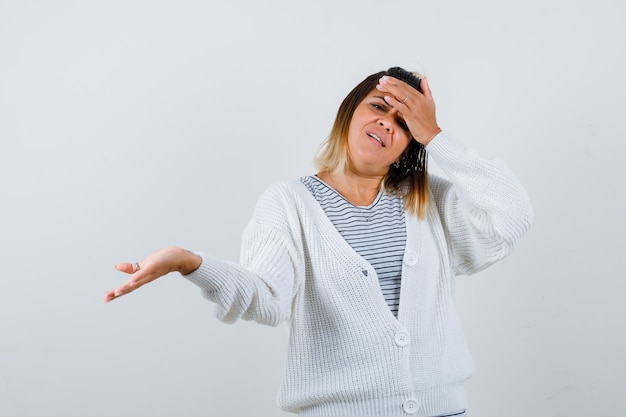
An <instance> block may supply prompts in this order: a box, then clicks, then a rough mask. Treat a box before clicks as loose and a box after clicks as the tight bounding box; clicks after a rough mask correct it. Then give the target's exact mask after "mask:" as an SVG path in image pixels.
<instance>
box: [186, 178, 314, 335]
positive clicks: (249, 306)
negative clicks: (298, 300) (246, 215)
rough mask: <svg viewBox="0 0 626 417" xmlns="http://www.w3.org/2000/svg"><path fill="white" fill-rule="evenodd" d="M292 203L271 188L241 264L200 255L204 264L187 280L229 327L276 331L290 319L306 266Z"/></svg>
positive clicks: (248, 231)
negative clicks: (241, 324)
mask: <svg viewBox="0 0 626 417" xmlns="http://www.w3.org/2000/svg"><path fill="white" fill-rule="evenodd" d="M286 203H287V204H289V201H288V197H286V196H285V193H280V192H278V190H277V187H271V188H270V189H269V190H268V191H266V192H265V193H264V194H263V196H262V197H261V198H260V200H259V202H258V203H257V206H256V208H255V213H254V216H253V218H252V219H251V220H250V222H249V223H248V225H247V226H246V228H245V230H244V232H243V238H242V245H241V258H240V262H239V263H235V262H230V261H223V260H220V259H218V258H215V257H213V256H210V255H206V254H203V253H198V254H199V255H200V256H201V257H202V264H201V265H200V267H199V268H198V269H196V270H195V271H193V272H192V273H190V274H188V275H185V277H186V278H187V279H188V280H189V281H191V282H193V283H194V284H196V285H198V286H199V287H200V288H201V289H202V291H203V294H204V296H205V297H206V298H207V299H209V300H210V301H212V302H214V303H215V304H216V308H215V315H216V316H217V318H218V319H220V320H222V321H223V322H226V323H233V322H235V321H236V320H238V319H243V320H254V321H256V322H259V323H261V324H266V325H270V326H277V325H279V324H280V323H282V322H283V321H285V320H288V319H289V318H290V314H291V302H292V298H293V296H294V294H295V286H296V283H297V282H298V276H299V275H300V274H301V271H302V260H301V256H300V252H299V251H298V250H297V249H296V248H297V243H296V242H297V241H296V240H294V236H292V234H291V233H290V230H291V227H290V221H294V219H295V216H294V215H293V213H291V214H288V213H287V211H289V209H288V208H287V207H286Z"/></svg>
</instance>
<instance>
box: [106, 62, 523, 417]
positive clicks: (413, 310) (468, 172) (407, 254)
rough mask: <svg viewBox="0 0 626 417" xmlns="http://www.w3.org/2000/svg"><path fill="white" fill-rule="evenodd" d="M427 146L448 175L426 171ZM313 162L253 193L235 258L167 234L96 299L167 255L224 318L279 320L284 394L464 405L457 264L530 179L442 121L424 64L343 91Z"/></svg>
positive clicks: (498, 237) (359, 403) (289, 400)
mask: <svg viewBox="0 0 626 417" xmlns="http://www.w3.org/2000/svg"><path fill="white" fill-rule="evenodd" d="M426 150H428V153H429V155H431V156H432V157H433V158H435V160H436V162H437V163H438V165H439V166H440V167H441V168H442V169H443V170H444V171H445V172H446V174H447V175H448V176H449V178H450V179H449V180H445V179H442V178H439V177H435V176H430V177H428V176H427V169H426V165H427V164H426ZM316 164H317V167H318V169H319V172H318V174H317V175H313V176H306V177H303V178H301V179H299V180H294V181H284V182H279V183H277V184H274V185H273V186H271V187H270V188H269V189H268V190H267V191H265V193H264V194H263V195H262V196H261V198H260V200H259V202H258V203H257V206H256V209H255V211H254V215H253V217H252V219H251V221H250V223H249V224H248V226H247V228H246V230H245V232H244V236H243V243H242V252H241V260H240V263H239V264H235V263H231V262H225V261H221V260H219V259H215V258H213V257H211V256H208V255H204V254H195V253H192V252H189V251H186V250H183V249H180V248H166V249H163V250H160V251H158V252H156V253H154V254H152V255H150V256H148V257H147V258H146V259H144V260H143V261H142V262H140V263H134V264H130V263H121V264H118V265H116V268H117V269H118V270H120V271H122V272H126V273H129V274H132V276H131V278H130V280H129V281H128V282H126V283H125V284H123V285H122V286H120V287H119V288H117V289H116V290H114V291H111V292H109V293H107V294H106V296H105V301H106V302H108V301H111V300H113V299H115V298H117V297H120V296H122V295H125V294H127V293H129V292H131V291H133V290H135V289H137V288H139V287H140V286H142V285H144V284H146V283H148V282H150V281H152V280H154V279H156V278H158V277H160V276H163V275H165V274H167V273H169V272H173V271H178V272H180V273H182V274H183V275H184V276H185V277H186V278H187V279H189V280H190V281H191V282H193V283H195V284H197V285H198V286H200V288H202V290H203V291H204V294H205V295H206V297H207V298H208V299H209V300H211V301H213V302H215V303H216V304H217V307H216V315H217V316H218V318H219V319H221V320H223V321H225V322H233V321H235V320H237V319H244V320H255V321H257V322H259V323H263V324H268V325H272V326H276V325H278V324H280V323H282V322H288V324H289V327H290V336H289V347H288V353H287V359H286V361H287V363H286V367H285V372H284V376H283V382H282V385H281V388H280V392H279V395H278V402H279V405H280V406H281V408H282V409H283V410H287V411H292V412H297V413H299V414H300V415H302V416H320V417H331V416H333V417H352V416H354V417H357V416H358V417H367V416H376V417H381V416H385V417H395V416H398V417H400V416H408V415H415V416H444V415H464V411H465V409H466V408H467V401H466V397H465V393H464V389H463V383H464V381H465V380H467V379H468V378H469V377H470V376H471V375H472V373H473V371H474V365H473V362H472V359H471V356H470V354H469V352H468V349H467V346H466V341H465V337H464V335H463V331H462V329H461V325H460V322H459V319H458V316H457V313H456V310H455V307H454V302H453V287H454V285H453V279H454V277H455V276H456V275H459V274H471V273H474V272H477V271H479V270H482V269H483V268H485V267H487V266H489V265H491V264H493V263H494V262H496V261H498V260H500V259H502V258H504V257H505V256H507V255H508V254H509V253H510V252H511V250H512V248H513V246H514V245H515V244H516V242H517V241H518V240H519V239H520V237H521V236H522V235H523V234H524V232H525V231H526V230H527V229H528V227H529V225H530V223H531V220H532V208H531V206H530V203H529V201H528V197H527V195H526V192H525V191H524V189H523V187H522V186H521V185H520V183H519V182H518V180H517V179H516V178H515V176H514V175H513V174H512V173H511V172H510V171H509V170H508V168H507V167H506V166H505V165H504V164H503V163H502V162H501V161H500V160H498V159H489V160H487V159H483V158H481V157H480V156H478V155H477V154H476V153H475V152H473V151H471V150H469V149H467V148H465V147H463V146H461V145H460V144H458V143H457V142H456V141H455V140H454V139H453V138H452V137H451V136H450V135H449V134H447V133H446V132H443V131H442V130H441V129H440V128H439V126H438V124H437V120H436V115H435V103H434V100H433V97H432V94H431V91H430V88H429V87H428V82H427V80H426V79H420V78H418V77H417V76H416V75H414V74H413V73H410V72H408V71H405V70H403V69H401V68H397V67H395V68H390V69H389V70H388V71H383V72H380V73H377V74H373V75H371V76H369V77H367V78H366V79H365V80H364V81H362V82H361V83H360V84H359V85H358V86H357V87H355V88H354V90H352V92H350V93H349V94H348V96H347V97H346V98H345V100H344V101H343V103H342V104H341V106H340V108H339V111H338V114H337V118H336V120H335V124H334V126H333V129H332V131H331V134H330V136H329V138H328V140H327V142H326V144H325V147H324V148H323V149H322V151H321V153H320V155H319V156H318V157H317V159H316Z"/></svg>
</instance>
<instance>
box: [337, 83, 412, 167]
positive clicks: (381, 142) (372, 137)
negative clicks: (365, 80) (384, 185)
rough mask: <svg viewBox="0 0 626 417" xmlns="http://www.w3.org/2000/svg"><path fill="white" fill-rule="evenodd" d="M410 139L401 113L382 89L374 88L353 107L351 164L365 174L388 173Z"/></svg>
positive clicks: (349, 148)
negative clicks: (384, 94)
mask: <svg viewBox="0 0 626 417" xmlns="http://www.w3.org/2000/svg"><path fill="white" fill-rule="evenodd" d="M411 140H412V139H411V135H410V133H409V130H408V128H407V127H406V124H405V123H404V120H403V119H402V116H401V115H400V114H399V113H398V111H397V110H396V109H394V108H393V107H391V106H390V105H389V104H388V103H387V102H386V101H385V100H384V98H383V94H382V93H381V92H379V91H378V90H373V91H371V92H370V93H369V94H368V95H367V96H366V97H365V98H364V99H363V101H361V103H360V104H359V105H358V106H357V108H356V109H355V110H354V114H353V115H352V120H351V121H350V127H349V129H348V154H349V157H350V167H351V169H353V170H357V171H359V172H360V173H362V174H364V175H385V174H386V173H387V171H388V170H389V165H391V164H392V163H394V162H395V161H397V160H398V159H400V156H401V155H402V153H403V152H404V150H405V149H406V147H407V146H408V145H409V143H410V141H411Z"/></svg>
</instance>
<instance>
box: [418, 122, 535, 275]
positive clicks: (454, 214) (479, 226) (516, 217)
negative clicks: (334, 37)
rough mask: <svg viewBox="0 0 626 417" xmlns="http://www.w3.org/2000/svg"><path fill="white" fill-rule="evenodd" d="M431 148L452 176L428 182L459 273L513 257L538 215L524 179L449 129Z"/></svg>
mask: <svg viewBox="0 0 626 417" xmlns="http://www.w3.org/2000/svg"><path fill="white" fill-rule="evenodd" d="M427 150H428V153H429V155H430V156H431V157H432V158H433V159H434V161H435V162H436V163H437V165H438V166H439V167H440V168H441V169H442V170H443V171H444V172H445V174H446V175H447V176H448V177H449V179H450V180H449V181H448V180H445V179H443V178H440V177H436V176H431V178H430V181H429V186H430V190H431V194H432V196H433V200H434V202H435V205H436V208H437V210H438V212H439V217H440V219H441V222H442V225H443V228H444V233H445V235H446V240H447V244H448V251H449V252H450V260H451V263H452V267H453V269H454V270H455V272H456V273H457V274H459V275H469V274H473V273H476V272H478V271H480V270H483V269H484V268H486V267H488V266H489V265H491V264H493V263H495V262H497V261H499V260H501V259H503V258H505V257H506V256H508V255H509V253H510V252H511V251H512V250H513V248H514V246H515V245H516V244H517V242H518V241H519V240H520V238H521V237H522V236H523V235H524V234H525V233H526V231H527V230H528V229H529V227H530V224H531V223H532V220H533V217H534V213H533V209H532V206H531V203H530V200H529V198H528V195H527V193H526V190H525V189H524V187H523V186H522V184H521V183H520V181H519V180H518V179H517V178H516V176H515V175H514V174H513V173H512V172H511V170H510V169H509V168H508V167H507V166H506V164H505V163H504V162H503V161H502V160H500V159H498V158H492V159H485V158H482V157H481V156H480V155H479V154H478V153H477V152H476V151H474V150H471V149H468V148H466V147H464V146H462V145H460V144H459V143H458V142H456V141H455V140H454V138H452V137H451V136H450V135H449V134H447V133H446V132H441V133H440V134H439V135H437V137H436V138H435V139H433V141H432V142H431V143H430V144H429V145H428V147H427Z"/></svg>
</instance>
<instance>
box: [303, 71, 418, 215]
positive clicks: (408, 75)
mask: <svg viewBox="0 0 626 417" xmlns="http://www.w3.org/2000/svg"><path fill="white" fill-rule="evenodd" d="M383 75H388V76H390V77H394V78H397V79H399V80H401V81H404V82H405V83H407V84H409V85H410V86H411V87H413V88H415V89H416V90H418V91H420V92H421V91H422V90H421V88H420V82H421V80H420V77H419V75H418V74H417V73H412V72H409V71H406V70H404V69H402V68H400V67H393V68H389V69H388V70H387V71H380V72H377V73H375V74H372V75H370V76H368V77H367V78H365V79H364V80H363V81H361V82H360V83H359V84H358V85H357V86H356V87H354V88H353V89H352V91H350V93H348V95H347V96H346V98H344V100H343V101H342V103H341V105H340V106H339V110H338V111H337V117H335V122H334V124H333V127H332V129H331V131H330V134H329V135H328V138H327V139H326V140H325V141H324V143H323V144H322V147H321V148H320V151H319V152H318V154H317V156H316V157H315V160H314V163H315V167H316V168H317V169H319V170H320V171H329V172H341V173H344V172H346V171H347V169H348V165H349V163H350V158H349V155H348V130H349V128H350V122H351V121H352V116H353V114H354V111H355V109H356V108H357V106H358V105H359V104H360V103H361V101H363V99H364V98H365V97H367V95H368V94H369V93H370V92H372V91H373V90H374V89H375V88H376V85H377V84H378V80H379V79H380V77H382V76H383ZM427 171H428V155H427V153H426V148H424V145H422V144H421V143H419V142H417V141H416V140H414V139H413V138H411V141H410V143H409V145H408V146H407V148H406V149H405V151H404V153H403V156H402V158H401V159H400V161H399V163H397V164H392V165H391V166H389V171H388V172H387V174H386V175H385V177H384V178H383V181H382V183H381V188H382V189H383V191H385V192H387V193H390V194H398V195H400V196H402V198H403V200H404V209H405V210H406V211H408V212H410V213H412V214H414V215H417V216H418V217H419V218H420V219H423V218H424V217H425V216H426V212H427V210H428V172H427Z"/></svg>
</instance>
